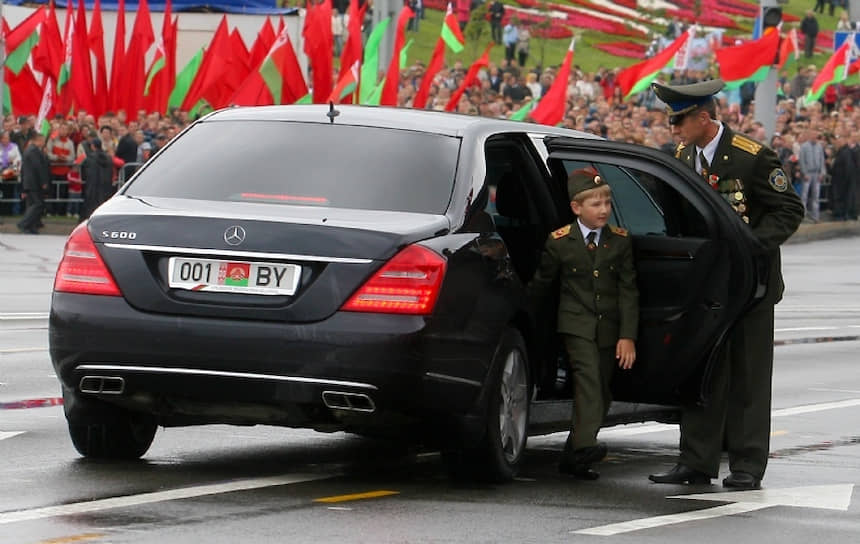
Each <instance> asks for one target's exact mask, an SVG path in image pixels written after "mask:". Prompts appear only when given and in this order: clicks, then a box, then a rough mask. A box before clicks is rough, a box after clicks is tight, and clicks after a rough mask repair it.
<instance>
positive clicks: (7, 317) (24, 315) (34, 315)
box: [0, 312, 49, 321]
mask: <svg viewBox="0 0 860 544" xmlns="http://www.w3.org/2000/svg"><path fill="white" fill-rule="evenodd" d="M48 316H49V314H48V313H43V312H18V313H2V314H0V321H12V320H16V321H17V320H22V319H48Z"/></svg>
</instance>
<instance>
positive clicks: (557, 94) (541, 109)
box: [531, 38, 576, 126]
mask: <svg viewBox="0 0 860 544" xmlns="http://www.w3.org/2000/svg"><path fill="white" fill-rule="evenodd" d="M575 40H576V39H575V38H574V39H573V40H570V47H568V48H567V53H565V55H564V61H563V62H562V64H561V68H559V70H558V74H557V75H556V76H555V79H554V80H553V82H552V85H550V87H549V89H548V90H547V91H546V94H544V96H543V98H541V100H540V104H538V105H537V106H535V108H534V110H532V112H531V118H532V119H533V120H534V121H535V122H536V123H540V124H542V125H550V126H555V125H557V124H559V123H560V122H561V120H562V119H564V112H565V111H566V110H567V86H568V85H567V80H568V79H569V78H570V65H571V64H573V50H574V42H575Z"/></svg>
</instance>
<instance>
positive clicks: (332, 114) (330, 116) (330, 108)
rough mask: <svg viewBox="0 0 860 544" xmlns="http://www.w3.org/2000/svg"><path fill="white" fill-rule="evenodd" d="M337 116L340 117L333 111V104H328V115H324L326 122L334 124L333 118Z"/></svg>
mask: <svg viewBox="0 0 860 544" xmlns="http://www.w3.org/2000/svg"><path fill="white" fill-rule="evenodd" d="M338 115H340V112H339V111H338V110H336V109H334V102H329V103H328V113H327V114H326V117H328V120H329V121H331V124H334V118H335V117H337V116H338Z"/></svg>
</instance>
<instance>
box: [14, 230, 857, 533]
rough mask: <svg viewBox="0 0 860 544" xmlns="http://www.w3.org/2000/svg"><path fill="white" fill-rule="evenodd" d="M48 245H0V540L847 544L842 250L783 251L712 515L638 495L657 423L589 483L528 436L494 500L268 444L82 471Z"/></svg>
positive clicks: (289, 441) (849, 325)
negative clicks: (72, 434) (754, 393)
mask: <svg viewBox="0 0 860 544" xmlns="http://www.w3.org/2000/svg"><path fill="white" fill-rule="evenodd" d="M61 248H62V239H60V238H56V237H51V236H38V237H24V236H18V235H0V270H2V271H3V273H4V278H5V281H3V282H0V489H2V492H0V543H7V542H8V543H24V544H27V543H48V542H50V543H52V544H56V543H65V542H99V543H107V542H110V543H123V542H153V543H155V542H159V543H164V542H169V543H173V542H177V543H186V542H187V543H195V542H225V543H227V542H502V541H508V542H568V541H576V542H592V541H593V542H615V541H618V542H637V543H638V542H654V543H657V542H660V543H663V542H684V543H688V542H691V541H699V542H726V541H737V542H775V541H777V540H778V541H780V542H792V543H793V542H809V541H814V542H816V544H821V543H826V542H840V543H843V542H857V541H860V491H855V489H854V486H855V484H860V369H858V364H860V363H858V356H857V350H858V347H860V341H858V339H857V337H858V336H860V259H858V258H857V255H858V254H860V238H855V239H842V240H832V241H820V242H813V243H808V244H797V245H791V246H786V247H785V248H784V253H783V256H784V264H783V267H784V271H785V276H786V283H787V285H788V291H787V293H786V298H785V300H784V302H783V303H782V304H780V305H779V306H778V307H777V325H776V327H777V331H776V340H777V348H776V360H775V374H774V414H773V416H774V417H773V427H772V429H773V439H772V448H771V449H772V456H771V457H772V458H771V462H770V466H769V469H768V473H767V476H766V479H765V482H764V485H765V491H764V492H761V493H758V494H755V493H753V494H749V493H734V494H732V495H731V496H730V497H726V496H724V495H718V496H714V497H713V498H715V499H719V500H701V499H689V498H687V499H684V498H667V497H672V496H677V495H692V494H702V493H713V494H720V493H723V491H724V490H723V488H722V487H721V486H720V485H719V482H717V481H715V485H713V486H695V487H690V486H658V485H654V484H651V483H650V482H648V481H647V479H646V477H647V475H648V474H649V473H651V472H654V471H657V470H661V469H663V468H666V467H668V466H670V465H671V464H672V463H673V462H674V456H675V453H676V445H677V440H678V432H677V428H676V427H673V426H667V425H660V424H644V425H635V426H625V427H616V428H612V429H606V430H604V431H603V432H602V433H601V437H602V439H603V440H605V441H606V442H607V443H608V445H609V447H610V456H609V458H608V459H607V460H606V461H605V462H604V463H603V464H602V465H601V466H600V471H601V474H602V477H601V479H600V480H598V481H596V482H579V481H573V480H569V479H566V478H561V477H559V475H558V474H557V473H556V465H555V463H556V459H557V456H558V453H559V452H560V450H561V448H562V446H563V443H564V438H565V437H564V435H562V434H556V435H550V436H546V437H536V438H532V439H530V441H529V449H528V451H527V459H526V463H525V467H524V470H523V472H522V474H521V477H520V478H519V479H518V480H517V481H515V482H513V483H511V484H507V485H500V486H488V485H477V484H463V483H456V482H451V481H449V480H448V479H447V477H446V475H445V472H444V470H443V468H442V464H441V461H440V460H439V457H438V455H436V454H435V453H433V452H425V451H417V450H410V449H408V448H403V447H400V446H398V445H396V444H392V443H386V442H380V441H373V440H367V439H362V438H357V437H353V436H350V435H345V434H342V433H336V434H331V435H326V434H320V433H315V432H313V431H304V430H292V429H280V428H270V427H250V428H244V427H227V426H210V427H196V428H180V429H167V430H164V429H161V430H159V432H158V434H157V435H156V439H155V442H154V444H153V447H152V448H151V449H150V451H149V452H148V454H147V455H146V456H145V458H144V459H143V460H141V461H139V462H129V463H102V462H92V461H86V460H83V459H81V458H80V457H79V456H78V455H77V453H76V452H75V450H74V448H73V447H72V445H71V442H70V441H69V439H68V436H67V433H66V428H65V420H64V417H63V413H62V407H60V406H52V405H51V403H52V402H53V401H52V400H51V399H54V398H56V397H57V396H58V385H57V382H56V378H55V377H54V376H53V370H52V368H51V365H50V360H49V358H48V353H47V330H46V328H45V327H46V325H45V321H44V314H46V312H47V309H48V306H49V303H50V289H51V282H52V279H53V271H54V268H55V266H56V262H57V259H58V257H59V253H60V251H61ZM723 472H724V474H723V475H725V467H724V469H723ZM795 488H800V489H795ZM785 489H794V491H793V492H791V493H788V492H783V491H782V490H785ZM356 494H357V496H351V495H356ZM320 499H325V500H326V501H327V502H320ZM673 514H677V515H678V516H677V517H674V518H671V519H666V518H657V517H658V516H666V515H673ZM728 514H731V515H728ZM694 516H697V517H700V518H708V519H692V518H693V517H694ZM655 518H656V519H655ZM633 520H641V521H640V522H639V524H638V525H635V526H633V525H630V524H625V523H626V522H630V521H633ZM670 521H674V522H676V523H673V524H665V523H667V522H670ZM615 524H623V525H615ZM578 531H586V532H591V533H602V535H603V536H595V535H594V534H583V533H580V532H578Z"/></svg>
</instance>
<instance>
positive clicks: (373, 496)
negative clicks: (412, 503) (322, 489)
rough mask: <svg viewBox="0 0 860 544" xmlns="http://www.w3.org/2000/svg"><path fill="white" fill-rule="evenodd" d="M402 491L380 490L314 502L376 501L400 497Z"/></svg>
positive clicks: (325, 498) (315, 500) (337, 496)
mask: <svg viewBox="0 0 860 544" xmlns="http://www.w3.org/2000/svg"><path fill="white" fill-rule="evenodd" d="M399 494H400V491H387V490H384V489H383V490H379V491H368V492H366V493H353V494H351V495H335V496H334V497H322V498H320V499H314V502H324V503H328V504H331V503H334V502H347V501H360V500H362V499H376V498H378V497H388V496H389V495H399Z"/></svg>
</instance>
